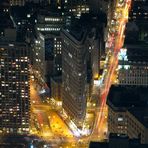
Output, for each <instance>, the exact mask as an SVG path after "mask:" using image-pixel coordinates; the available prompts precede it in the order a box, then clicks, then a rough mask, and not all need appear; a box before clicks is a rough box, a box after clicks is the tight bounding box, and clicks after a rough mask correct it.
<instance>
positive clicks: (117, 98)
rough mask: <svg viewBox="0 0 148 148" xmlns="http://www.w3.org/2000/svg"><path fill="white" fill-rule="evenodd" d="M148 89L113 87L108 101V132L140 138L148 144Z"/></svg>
mask: <svg viewBox="0 0 148 148" xmlns="http://www.w3.org/2000/svg"><path fill="white" fill-rule="evenodd" d="M147 95H148V94H147V87H141V86H140V87H138V86H136V87H133V86H132V87H129V86H121V85H119V86H112V87H111V90H110V93H109V96H108V100H107V105H108V132H109V133H117V134H126V135H128V136H129V138H130V139H132V138H140V140H141V143H143V144H147V143H148V141H147V138H148V126H147V123H148V120H147V119H148V110H147V105H146V101H147V100H146V96H147Z"/></svg>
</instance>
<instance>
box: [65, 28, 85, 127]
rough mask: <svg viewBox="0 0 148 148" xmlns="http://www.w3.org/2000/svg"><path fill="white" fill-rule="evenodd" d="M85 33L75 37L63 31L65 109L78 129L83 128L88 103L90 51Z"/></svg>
mask: <svg viewBox="0 0 148 148" xmlns="http://www.w3.org/2000/svg"><path fill="white" fill-rule="evenodd" d="M79 31H80V30H79ZM83 33H84V34H83ZM85 33H86V32H81V33H80V34H79V33H78V34H77V36H73V35H72V34H71V33H69V32H68V31H66V30H63V31H62V46H63V50H62V83H63V84H62V85H63V88H62V101H63V108H64V110H65V111H66V113H67V114H68V115H69V117H70V118H71V119H72V120H73V121H74V123H75V124H76V125H77V126H78V127H82V124H83V121H84V118H85V114H86V103H87V96H86V94H87V89H86V86H87V59H86V58H87V52H88V51H87V49H86V48H85V44H84V43H83V41H84V38H85V36H86V34H85ZM81 36H82V37H81ZM78 37H79V38H78Z"/></svg>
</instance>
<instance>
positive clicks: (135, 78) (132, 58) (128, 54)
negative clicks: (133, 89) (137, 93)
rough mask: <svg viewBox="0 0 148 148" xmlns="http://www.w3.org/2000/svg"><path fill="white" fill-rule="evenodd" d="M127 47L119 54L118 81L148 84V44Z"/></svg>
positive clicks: (126, 83) (121, 82)
mask: <svg viewBox="0 0 148 148" xmlns="http://www.w3.org/2000/svg"><path fill="white" fill-rule="evenodd" d="M126 48H127V49H126ZM126 48H122V49H121V50H120V52H119V55H118V58H119V62H118V74H117V75H118V76H117V77H118V83H119V84H121V85H143V86H147V85H148V50H147V49H148V46H147V45H146V44H144V43H142V44H137V45H136V44H134V45H126Z"/></svg>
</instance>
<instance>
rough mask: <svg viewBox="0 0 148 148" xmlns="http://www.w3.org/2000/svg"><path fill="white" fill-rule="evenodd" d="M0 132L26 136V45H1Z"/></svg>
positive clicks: (27, 85)
mask: <svg viewBox="0 0 148 148" xmlns="http://www.w3.org/2000/svg"><path fill="white" fill-rule="evenodd" d="M0 57H1V59H0V71H1V74H0V80H1V84H0V132H2V133H29V123H30V95H29V94H30V92H29V91H30V89H29V88H30V84H29V79H30V76H29V73H30V72H29V50H28V47H27V45H26V44H25V43H17V42H10V41H8V42H6V41H5V42H1V43H0Z"/></svg>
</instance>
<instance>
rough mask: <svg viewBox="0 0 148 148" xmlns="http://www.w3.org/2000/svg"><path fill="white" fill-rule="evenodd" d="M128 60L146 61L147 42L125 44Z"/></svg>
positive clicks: (147, 52)
mask: <svg viewBox="0 0 148 148" xmlns="http://www.w3.org/2000/svg"><path fill="white" fill-rule="evenodd" d="M125 47H126V48H127V56H128V60H129V61H135V62H148V44H145V42H137V43H136V44H126V45H125Z"/></svg>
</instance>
